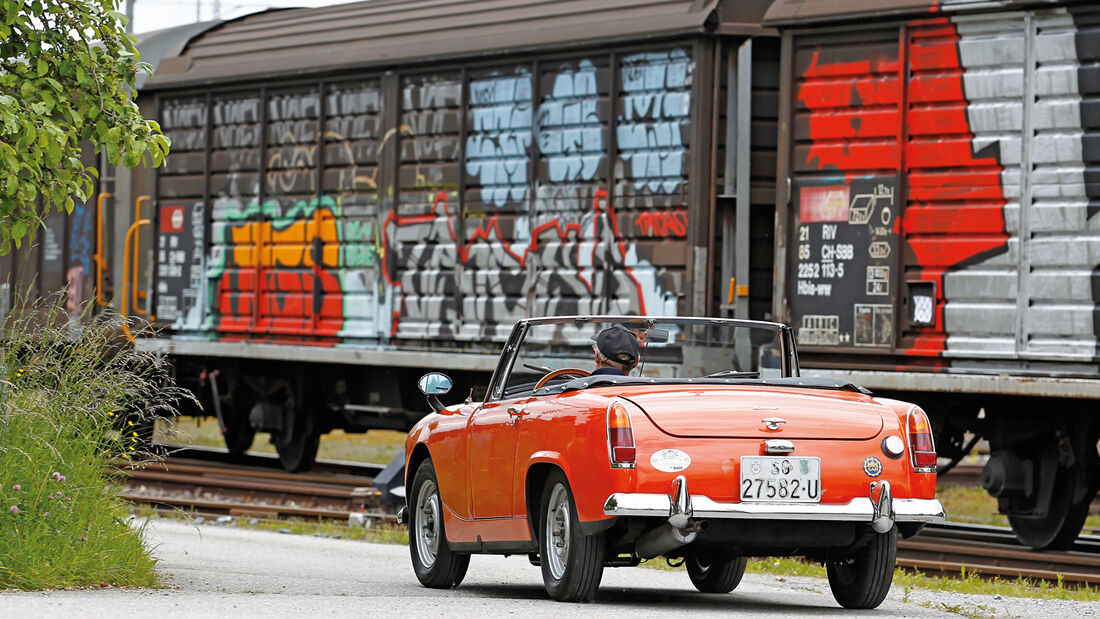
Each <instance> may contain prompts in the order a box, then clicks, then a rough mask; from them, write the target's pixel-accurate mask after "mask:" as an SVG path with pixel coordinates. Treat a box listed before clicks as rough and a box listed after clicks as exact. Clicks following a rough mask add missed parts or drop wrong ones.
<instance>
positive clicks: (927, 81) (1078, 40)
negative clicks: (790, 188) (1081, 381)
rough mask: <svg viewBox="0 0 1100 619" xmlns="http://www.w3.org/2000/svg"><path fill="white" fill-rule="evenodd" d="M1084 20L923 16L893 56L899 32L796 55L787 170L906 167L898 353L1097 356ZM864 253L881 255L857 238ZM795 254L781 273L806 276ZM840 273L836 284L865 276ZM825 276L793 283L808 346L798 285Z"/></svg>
mask: <svg viewBox="0 0 1100 619" xmlns="http://www.w3.org/2000/svg"><path fill="white" fill-rule="evenodd" d="M1094 17H1095V13H1094V12H1090V10H1088V9H1086V8H1083V7H1082V8H1073V9H1053V10H1049V11H1036V12H1034V13H1032V14H1031V15H1030V21H1028V20H1025V19H1024V17H1023V16H1022V15H1020V14H1004V15H988V16H981V17H969V18H961V17H957V18H934V19H921V20H918V21H914V22H911V23H909V24H908V27H907V30H906V32H907V38H906V40H905V43H904V44H905V46H906V47H905V49H904V54H899V50H898V44H897V38H896V37H894V38H893V39H888V38H883V39H880V40H873V39H872V40H868V41H863V42H859V43H854V42H853V43H847V44H844V45H837V44H811V43H807V44H806V45H804V46H803V47H802V48H801V49H800V50H799V60H798V61H796V64H798V69H797V74H798V75H797V84H798V85H797V93H796V99H797V106H798V108H799V109H798V111H797V112H796V123H795V124H796V129H795V131H796V134H797V136H798V139H799V140H800V141H801V143H799V144H797V145H796V146H795V161H794V162H793V165H794V173H795V176H796V179H798V181H799V182H800V183H801V184H802V185H806V184H810V185H813V184H815V183H816V184H820V183H827V182H828V181H827V179H824V178H823V177H822V176H821V175H822V174H823V173H824V174H829V173H837V172H839V173H841V174H842V176H841V177H840V178H841V183H851V182H854V181H853V179H858V178H866V177H870V176H874V175H876V174H888V175H893V174H894V172H893V169H894V168H897V169H900V170H902V171H901V175H902V177H903V178H902V180H903V181H904V186H905V188H906V189H905V195H904V196H903V197H902V199H901V200H900V203H899V206H900V207H901V208H902V209H903V212H902V214H901V217H900V219H898V220H896V221H897V225H898V232H899V234H901V235H902V238H903V243H902V250H903V255H902V256H901V258H902V259H903V262H901V263H899V264H902V265H903V266H904V267H905V269H906V270H905V272H904V273H903V274H901V279H900V280H899V281H897V282H895V290H896V291H897V292H896V294H897V296H899V297H900V298H901V299H902V305H901V306H900V308H901V310H902V312H903V314H902V316H901V317H900V318H901V319H903V320H904V321H905V322H904V324H903V329H901V332H902V335H903V337H905V338H906V339H904V340H902V341H901V342H898V345H899V346H900V347H902V348H903V349H904V352H905V353H906V354H910V355H917V356H940V355H945V354H950V355H951V356H986V355H990V354H995V355H1027V354H1040V355H1049V354H1057V355H1059V356H1064V357H1070V358H1079V359H1090V358H1093V357H1094V356H1095V355H1096V354H1097V353H1096V351H1097V346H1096V342H1097V338H1096V334H1097V333H1100V311H1097V305H1098V303H1100V299H1098V297H1100V293H1098V292H1097V290H1100V287H1097V286H1095V285H1093V284H1092V283H1091V282H1094V281H1097V279H1096V278H1097V276H1096V273H1097V272H1098V271H1097V259H1096V258H1095V256H1097V255H1100V253H1098V252H1097V251H1096V249H1095V246H1096V245H1097V243H1098V241H1096V240H1095V237H1094V236H1093V235H1091V234H1088V233H1085V234H1084V236H1082V232H1083V231H1088V230H1092V229H1094V227H1095V225H1096V224H1095V223H1093V222H1094V215H1095V213H1096V212H1097V210H1100V209H1098V208H1097V206H1096V205H1097V204H1100V200H1098V198H1100V191H1097V189H1096V188H1097V187H1098V186H1100V185H1098V184H1097V183H1096V182H1095V181H1094V180H1093V177H1094V175H1095V173H1096V172H1095V170H1096V169H1097V167H1096V166H1097V163H1098V162H1100V151H1098V150H1097V149H1096V148H1095V146H1094V139H1095V135H1096V130H1097V125H1098V124H1100V120H1098V119H1100V115H1098V114H1097V113H1096V110H1097V109H1098V104H1097V95H1098V94H1100V79H1098V78H1097V76H1096V73H1095V71H1094V70H1093V69H1092V68H1091V67H1093V66H1094V64H1095V61H1096V59H1097V58H1096V56H1097V53H1096V52H1095V51H1094V50H1095V46H1094V45H1093V43H1094V42H1095V36H1094V31H1091V30H1089V29H1087V28H1085V27H1083V26H1081V24H1085V23H1091V22H1090V21H1089V20H1091V19H1094ZM1025 38H1028V39H1030V43H1029V44H1028V45H1025V44H1024V43H1025ZM1025 50H1032V52H1033V53H1032V54H1031V55H1026V52H1025ZM900 58H905V59H906V61H907V64H906V66H904V67H903V66H901V62H902V61H901V60H899V59H900ZM1028 80H1030V82H1029V81H1028ZM1028 93H1030V95H1029V94H1028ZM1028 96H1031V97H1033V98H1034V103H1033V104H1032V105H1026V106H1025V105H1024V104H1023V103H1022V101H1023V100H1024V99H1025V98H1027V97H1028ZM901 102H904V103H905V105H906V107H905V116H904V118H902V117H901V116H900V115H899V109H900V104H901ZM1025 127H1026V128H1030V130H1031V132H1032V135H1029V136H1025V135H1024V133H1023V132H1024V131H1025ZM796 230H797V228H796ZM876 249H877V250H878V251H880V252H884V251H885V249H884V248H883V247H872V246H870V245H868V246H866V247H860V248H857V251H868V252H873V251H875V250H876ZM804 253H808V254H812V252H804ZM809 257H811V256H799V257H797V258H796V261H795V263H794V265H795V266H794V268H796V269H797V268H802V269H804V270H807V271H808V269H806V268H805V264H808V263H809V262H810V261H809V260H808V259H807V258H809ZM868 273H870V272H868ZM850 275H851V278H852V282H851V283H850V287H853V288H854V287H859V286H862V285H864V284H865V283H867V282H864V281H863V273H851V274H850ZM867 277H868V278H869V277H870V274H868V275H867ZM856 280H858V281H856ZM824 283H825V282H824V281H819V280H817V279H814V278H809V279H808V280H807V281H806V282H803V281H801V280H799V281H798V282H797V287H795V288H794V289H793V290H792V295H793V296H792V311H793V314H794V319H795V321H796V326H799V325H798V322H799V321H808V322H806V324H805V325H801V326H804V327H807V331H806V334H807V335H808V336H809V337H810V339H811V340H814V341H820V336H821V333H820V328H821V325H822V324H823V323H822V320H821V319H820V317H819V316H817V315H814V314H811V312H810V311H809V309H808V308H810V307H811V306H812V305H813V303H814V302H813V299H812V298H810V296H812V295H806V294H803V293H802V292H800V291H806V292H808V291H810V290H811V289H813V290H816V286H818V285H820V284H824ZM867 285H868V286H870V283H867ZM899 287H900V288H901V289H897V288H899ZM905 304H908V307H905ZM804 308H805V309H804ZM893 343H894V342H892V341H891V342H889V343H887V342H884V345H892V344H893Z"/></svg>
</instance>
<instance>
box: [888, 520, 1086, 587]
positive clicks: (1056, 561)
mask: <svg viewBox="0 0 1100 619" xmlns="http://www.w3.org/2000/svg"><path fill="white" fill-rule="evenodd" d="M897 563H898V565H899V566H901V567H906V568H911V569H916V570H920V571H921V572H925V573H934V574H950V575H957V574H959V573H960V572H962V570H963V569H964V567H965V570H966V572H967V573H973V574H978V575H981V576H982V577H984V578H994V577H997V578H1002V579H1008V580H1015V579H1016V578H1026V579H1030V580H1045V581H1049V582H1058V581H1061V582H1064V583H1071V584H1079V585H1091V586H1096V585H1100V536H1095V535H1082V536H1081V537H1079V538H1078V539H1077V543H1076V545H1075V546H1074V548H1073V549H1072V550H1068V551H1041V552H1040V551H1034V550H1031V549H1029V548H1026V547H1024V546H1021V545H1020V543H1019V542H1018V541H1017V540H1016V536H1015V535H1013V534H1012V530H1011V529H1009V528H1007V527H995V526H987V525H972V524H960V523H953V522H948V523H941V524H934V525H928V526H927V527H925V529H924V531H922V532H921V534H920V535H917V536H916V537H913V538H910V539H907V540H900V541H899V542H898V559H897Z"/></svg>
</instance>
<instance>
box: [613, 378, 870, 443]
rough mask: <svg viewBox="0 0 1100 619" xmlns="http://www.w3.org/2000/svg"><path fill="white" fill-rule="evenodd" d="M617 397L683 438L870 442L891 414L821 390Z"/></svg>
mask: <svg viewBox="0 0 1100 619" xmlns="http://www.w3.org/2000/svg"><path fill="white" fill-rule="evenodd" d="M619 393H620V395H622V396H623V397H625V398H627V399H629V400H631V401H632V402H634V403H635V404H637V405H638V406H640V407H641V408H642V410H644V411H645V413H646V415H647V416H648V417H649V418H650V419H651V420H652V421H653V423H654V424H655V425H656V426H657V427H658V428H660V429H661V430H662V431H663V432H665V433H667V434H671V435H673V436H679V437H685V438H689V437H715V438H788V439H795V438H797V439H869V438H873V437H874V436H875V435H877V434H878V433H879V432H880V431H881V430H882V423H883V422H882V412H883V411H886V410H887V409H885V408H884V407H882V406H881V405H880V404H877V403H876V402H875V401H874V400H872V399H871V398H870V397H868V396H866V395H863V394H859V393H853V392H850V391H829V390H823V389H822V390H817V389H797V388H774V387H757V386H737V387H726V386H713V387H712V386H695V385H692V386H687V385H685V386H679V385H678V386H675V387H671V388H670V387H669V386H668V385H664V386H663V387H662V388H660V389H655V388H652V387H650V388H640V389H633V390H622V391H620V392H619ZM770 418H774V419H775V420H772V421H771V423H769V422H768V421H765V420H768V419H770ZM776 420H780V421H776ZM769 426H771V427H775V428H776V429H774V430H773V429H769Z"/></svg>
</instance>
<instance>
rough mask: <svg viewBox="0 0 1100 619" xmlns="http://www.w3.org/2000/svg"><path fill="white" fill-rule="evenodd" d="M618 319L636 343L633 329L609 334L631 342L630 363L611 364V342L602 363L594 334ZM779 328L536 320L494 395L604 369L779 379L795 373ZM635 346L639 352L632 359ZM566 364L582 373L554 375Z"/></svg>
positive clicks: (510, 394)
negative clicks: (788, 367) (785, 361)
mask: <svg viewBox="0 0 1100 619" xmlns="http://www.w3.org/2000/svg"><path fill="white" fill-rule="evenodd" d="M614 325H622V327H625V329H627V330H629V333H630V334H633V339H634V340H635V341H636V344H632V343H631V342H629V341H626V342H625V343H624V341H623V340H624V339H625V340H629V339H631V336H630V335H629V334H627V335H625V336H624V335H618V339H615V338H610V339H609V340H607V341H612V342H615V343H616V344H618V345H620V346H623V345H627V349H628V350H627V351H626V353H627V354H625V355H623V356H622V357H621V359H625V360H626V361H625V362H620V363H614V362H612V363H607V361H615V360H614V359H611V357H613V356H615V353H616V352H623V351H618V350H616V349H614V348H613V347H612V348H609V349H608V350H607V351H601V352H608V354H603V355H602V357H603V360H602V362H601V354H600V353H598V352H597V351H598V350H599V348H600V347H599V346H598V345H597V341H596V336H597V335H598V334H600V333H601V332H603V331H604V330H605V329H612V328H614ZM613 330H619V329H618V328H614V329H613ZM781 334H782V331H781V327H780V325H777V324H774V323H764V322H760V323H755V322H752V321H733V320H718V319H686V318H683V319H675V318H656V319H648V318H647V319H643V318H627V317H622V318H620V317H615V318H604V317H598V318H582V319H562V318H558V319H543V320H535V321H530V322H529V323H528V324H527V325H526V330H525V332H524V333H523V337H522V340H520V341H519V342H518V348H517V350H516V354H515V356H514V357H513V359H512V363H511V367H510V370H511V371H510V372H508V374H507V377H506V379H505V380H504V381H502V383H501V385H502V386H503V392H500V391H498V393H497V394H496V395H497V397H515V396H518V395H520V394H523V393H529V392H531V391H532V390H533V389H534V388H535V386H536V384H538V386H539V387H543V386H546V385H553V384H558V383H560V382H564V381H569V380H572V379H575V378H577V377H579V376H587V375H589V374H591V373H592V372H594V371H596V370H600V371H598V372H596V373H597V374H606V375H613V376H622V375H626V376H634V377H651V378H661V379H676V378H685V379H686V378H702V377H707V378H738V379H758V378H765V379H766V378H779V377H782V376H786V375H789V374H785V373H784V372H785V370H784V364H783V346H782V341H781V337H782V335H781ZM634 346H636V348H635V347H634ZM634 350H636V351H637V357H636V358H633V359H632V358H631V357H632V354H633V351H634ZM566 369H575V370H578V372H574V373H564V372H563V373H561V375H560V376H553V375H551V373H552V372H555V371H558V370H566ZM788 372H789V371H788ZM548 377H549V378H548ZM544 379H545V381H544ZM540 381H544V382H542V384H539V383H540Z"/></svg>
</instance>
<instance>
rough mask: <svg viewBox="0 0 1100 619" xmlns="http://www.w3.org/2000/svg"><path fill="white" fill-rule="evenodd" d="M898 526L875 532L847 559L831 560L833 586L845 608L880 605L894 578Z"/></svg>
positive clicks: (830, 575)
mask: <svg viewBox="0 0 1100 619" xmlns="http://www.w3.org/2000/svg"><path fill="white" fill-rule="evenodd" d="M897 546H898V530H897V527H893V528H891V529H890V530H889V531H887V532H886V533H873V534H872V536H871V541H870V542H868V543H867V545H865V546H863V547H862V548H860V549H858V550H856V551H855V552H853V553H852V554H850V555H848V556H847V557H845V558H844V559H842V560H840V561H836V562H831V563H829V564H828V565H827V566H826V568H825V571H826V572H827V573H828V575H829V588H830V589H832V592H833V597H834V598H836V601H837V602H839V603H840V605H841V606H843V607H844V608H855V609H866V608H878V605H879V604H882V601H883V600H884V599H886V594H887V593H888V592H889V591H890V583H891V582H893V580H894V558H895V555H896V554H897Z"/></svg>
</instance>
